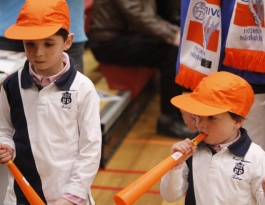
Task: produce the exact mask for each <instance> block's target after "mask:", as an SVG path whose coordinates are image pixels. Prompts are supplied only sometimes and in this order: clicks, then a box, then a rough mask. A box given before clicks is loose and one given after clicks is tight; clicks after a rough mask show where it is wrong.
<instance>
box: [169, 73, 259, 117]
mask: <svg viewBox="0 0 265 205" xmlns="http://www.w3.org/2000/svg"><path fill="white" fill-rule="evenodd" d="M253 102H254V92H253V90H252V87H251V86H250V85H249V84H248V82H247V81H245V80H244V79H243V78H241V77H239V76H237V75H235V74H232V73H229V72H224V71H221V72H214V73H211V74H209V75H208V76H206V77H204V78H203V79H202V81H201V82H200V83H199V85H198V86H197V87H196V88H195V89H194V91H193V92H192V93H190V94H183V95H179V96H176V97H174V98H172V99H171V103H172V104H173V105H174V106H176V107H178V108H180V109H181V110H184V111H186V112H189V113H192V114H195V115H199V116H212V115H217V114H221V113H225V112H232V113H235V114H237V115H240V116H242V117H246V116H247V114H248V112H249V110H250V108H251V106H252V104H253Z"/></svg>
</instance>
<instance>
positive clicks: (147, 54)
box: [88, 0, 191, 137]
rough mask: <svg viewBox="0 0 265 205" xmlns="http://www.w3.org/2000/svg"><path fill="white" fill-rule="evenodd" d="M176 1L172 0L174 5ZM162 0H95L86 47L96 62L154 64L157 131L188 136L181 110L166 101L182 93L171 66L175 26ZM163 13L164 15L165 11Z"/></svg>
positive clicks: (173, 64)
mask: <svg viewBox="0 0 265 205" xmlns="http://www.w3.org/2000/svg"><path fill="white" fill-rule="evenodd" d="M177 2H178V1H169V0H167V1H164V4H167V3H168V4H171V3H173V5H174V6H173V7H172V8H177V7H176V6H175V5H177ZM162 3H163V1H162V0H157V1H156V0H150V1H143V0H135V1H130V0H116V1H110V0H96V1H95V2H94V5H93V8H92V19H91V24H90V28H89V33H88V37H89V47H90V49H91V50H92V52H93V54H94V56H95V58H96V60H97V61H99V62H100V63H107V64H114V65H121V66H145V67H156V68H158V69H159V71H160V99H161V106H160V111H161V114H160V116H159V119H158V122H157V133H158V134H162V135H168V136H172V137H188V136H190V134H191V132H190V130H189V129H188V128H187V127H186V125H185V123H184V122H183V119H182V116H181V113H180V111H179V110H176V109H175V108H174V107H173V106H172V105H171V103H170V99H171V98H172V97H173V96H176V95H180V94H182V88H181V86H179V85H177V84H176V83H175V73H176V70H175V67H176V59H177V55H178V45H179V35H180V33H179V32H180V31H179V26H178V25H176V22H174V23H172V22H170V21H169V20H166V18H165V19H164V18H163V14H168V12H169V11H168V10H167V9H166V8H169V7H170V5H168V6H169V7H166V6H165V5H164V7H160V8H159V7H158V6H157V5H158V4H159V5H163V4H162ZM165 16H166V15H165Z"/></svg>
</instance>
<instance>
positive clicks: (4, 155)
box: [0, 150, 12, 164]
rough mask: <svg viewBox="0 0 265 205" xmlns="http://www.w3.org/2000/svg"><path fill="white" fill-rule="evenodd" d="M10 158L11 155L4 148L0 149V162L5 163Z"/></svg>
mask: <svg viewBox="0 0 265 205" xmlns="http://www.w3.org/2000/svg"><path fill="white" fill-rule="evenodd" d="M11 159H12V155H11V154H10V153H9V152H7V151H5V150H0V163H2V164H3V163H6V162H8V161H9V160H11Z"/></svg>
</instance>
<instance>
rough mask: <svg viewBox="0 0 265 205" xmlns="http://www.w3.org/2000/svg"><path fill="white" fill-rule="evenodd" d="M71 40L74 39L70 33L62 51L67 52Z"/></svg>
mask: <svg viewBox="0 0 265 205" xmlns="http://www.w3.org/2000/svg"><path fill="white" fill-rule="evenodd" d="M73 39H74V34H73V33H70V34H69V35H68V37H67V39H66V41H65V42H64V50H68V49H69V48H70V47H71V45H72V43H73Z"/></svg>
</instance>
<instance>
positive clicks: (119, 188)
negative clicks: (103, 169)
mask: <svg viewBox="0 0 265 205" xmlns="http://www.w3.org/2000/svg"><path fill="white" fill-rule="evenodd" d="M91 188H92V189H100V190H105V191H121V190H123V189H124V188H125V187H112V186H98V185H92V186H91ZM145 193H147V194H160V192H159V190H148V191H146V192H145Z"/></svg>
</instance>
